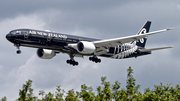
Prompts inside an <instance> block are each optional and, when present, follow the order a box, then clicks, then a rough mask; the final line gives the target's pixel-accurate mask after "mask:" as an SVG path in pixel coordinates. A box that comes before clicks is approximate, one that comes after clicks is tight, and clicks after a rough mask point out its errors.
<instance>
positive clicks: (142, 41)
mask: <svg viewBox="0 0 180 101" xmlns="http://www.w3.org/2000/svg"><path fill="white" fill-rule="evenodd" d="M146 32H147V31H146V29H145V28H143V29H142V30H141V31H140V32H139V35H141V34H145V33H146ZM139 41H140V42H141V43H144V38H142V39H140V40H139Z"/></svg>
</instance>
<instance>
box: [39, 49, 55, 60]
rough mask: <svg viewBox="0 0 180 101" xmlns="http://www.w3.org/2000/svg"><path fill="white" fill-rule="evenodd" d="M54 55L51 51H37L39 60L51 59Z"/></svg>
mask: <svg viewBox="0 0 180 101" xmlns="http://www.w3.org/2000/svg"><path fill="white" fill-rule="evenodd" d="M55 55H56V53H55V52H54V51H53V50H49V49H41V48H39V49H38V50H37V56H38V57H39V58H41V59H52V58H53V57H54V56H55Z"/></svg>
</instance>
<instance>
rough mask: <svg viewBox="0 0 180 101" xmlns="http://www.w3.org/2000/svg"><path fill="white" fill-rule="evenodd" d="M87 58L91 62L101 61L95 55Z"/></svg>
mask: <svg viewBox="0 0 180 101" xmlns="http://www.w3.org/2000/svg"><path fill="white" fill-rule="evenodd" d="M89 60H90V61H92V62H95V63H98V62H99V63H100V62H101V59H98V58H97V57H96V56H93V57H89Z"/></svg>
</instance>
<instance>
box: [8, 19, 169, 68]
mask: <svg viewBox="0 0 180 101" xmlns="http://www.w3.org/2000/svg"><path fill="white" fill-rule="evenodd" d="M150 26H151V21H146V22H145V24H144V25H143V26H142V28H141V29H140V31H139V32H138V33H137V34H136V35H131V36H126V37H119V38H112V39H94V38H87V37H80V36H74V35H67V34H62V33H56V32H50V31H49V30H45V31H40V30H34V29H16V30H12V31H10V32H9V33H8V34H7V35H6V39H7V40H8V41H10V42H12V43H13V44H14V46H16V47H17V54H20V53H21V50H20V46H25V47H33V48H38V49H37V56H38V57H39V58H42V59H52V58H53V57H54V56H55V55H56V54H58V53H66V54H68V55H69V57H70V59H69V60H67V61H66V62H67V63H68V64H70V65H73V66H77V65H78V64H79V63H78V62H77V61H75V60H74V57H84V56H89V60H90V61H92V62H95V63H100V62H101V59H99V58H98V57H107V58H114V59H125V58H132V57H135V58H137V57H139V56H143V55H148V54H151V52H152V51H154V50H160V49H167V48H172V47H159V48H150V49H146V48H145V44H146V41H147V37H148V36H149V35H153V34H157V33H160V32H165V31H168V30H171V29H172V28H167V29H162V30H158V31H153V32H149V29H150Z"/></svg>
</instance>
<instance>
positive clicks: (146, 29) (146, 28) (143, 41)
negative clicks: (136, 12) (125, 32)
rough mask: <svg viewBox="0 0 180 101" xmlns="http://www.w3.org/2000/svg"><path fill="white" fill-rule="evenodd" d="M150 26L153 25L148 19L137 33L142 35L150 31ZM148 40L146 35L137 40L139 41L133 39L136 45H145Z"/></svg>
mask: <svg viewBox="0 0 180 101" xmlns="http://www.w3.org/2000/svg"><path fill="white" fill-rule="evenodd" d="M150 26H151V21H147V22H146V23H145V24H144V26H143V27H142V28H141V29H140V30H139V32H138V33H137V35H141V34H145V33H148V32H149V29H150ZM146 41H147V37H146V38H142V39H140V40H137V41H133V42H132V43H134V42H136V45H137V46H140V47H145V45H146Z"/></svg>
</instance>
